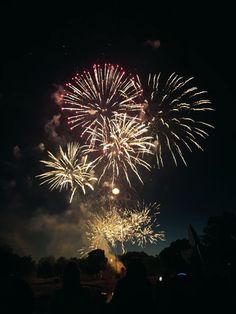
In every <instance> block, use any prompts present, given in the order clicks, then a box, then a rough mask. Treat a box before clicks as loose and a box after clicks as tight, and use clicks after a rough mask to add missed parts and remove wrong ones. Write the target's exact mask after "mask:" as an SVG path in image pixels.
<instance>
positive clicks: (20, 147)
mask: <svg viewBox="0 0 236 314" xmlns="http://www.w3.org/2000/svg"><path fill="white" fill-rule="evenodd" d="M117 7H118V4H117V3H116V2H114V12H117V11H116V10H115V9H117ZM27 10H30V11H27ZM72 11H73V10H72ZM136 11H137V12H136ZM136 11H135V12H133V14H132V11H131V13H127V14H124V13H123V14H116V13H113V14H108V12H106V11H104V10H103V8H101V7H99V8H95V9H94V10H93V14H88V13H87V12H88V11H87V10H85V11H83V10H81V11H79V12H76V14H73V12H71V13H72V14H69V10H68V9H67V10H66V9H65V11H64V8H63V7H61V8H59V9H58V8H57V10H55V11H53V10H50V12H49V11H47V9H46V8H44V9H42V8H41V9H38V8H37V7H35V8H33V7H31V8H27V6H26V5H25V6H22V5H21V6H17V5H14V4H13V5H12V6H11V7H10V6H9V7H7V8H6V7H5V8H4V9H3V10H2V11H1V12H2V16H3V18H2V19H1V32H2V35H1V47H2V48H1V59H0V62H1V85H0V105H1V124H0V127H1V135H2V136H1V150H0V167H1V179H0V180H1V181H0V184H1V190H0V193H1V208H0V224H1V226H0V228H1V229H0V230H1V234H0V235H1V243H8V244H9V245H11V246H12V247H13V249H14V250H15V251H16V252H17V253H19V254H27V255H29V254H31V255H32V256H33V257H35V258H38V257H40V256H44V255H55V256H58V255H67V256H71V255H76V254H77V252H76V250H77V249H78V248H79V246H80V243H81V241H83V236H81V230H78V225H77V223H78V222H80V223H81V224H83V223H84V222H83V221H81V217H80V214H79V213H78V211H77V210H76V209H75V205H73V206H71V207H69V205H68V197H67V196H66V194H63V193H61V194H59V193H57V192H53V193H52V192H49V191H48V190H47V188H46V187H40V186H39V181H38V180H37V179H35V175H37V174H38V173H39V172H40V170H41V168H40V166H39V159H41V158H42V157H43V156H45V151H42V149H41V147H42V146H40V145H39V144H40V143H44V145H45V147H46V149H49V150H50V149H53V148H55V147H56V146H58V144H63V143H65V141H66V140H67V137H68V136H69V135H68V134H69V133H68V129H67V126H66V123H65V121H64V117H61V118H60V119H59V122H58V121H56V118H55V116H56V115H58V114H59V113H60V106H58V104H57V95H58V94H57V92H58V90H59V89H60V86H62V85H63V84H65V82H67V81H69V80H70V78H71V77H72V76H73V75H74V74H75V73H76V72H77V71H82V70H84V69H87V68H90V66H91V65H92V64H93V63H103V62H110V63H115V64H116V63H118V64H120V65H122V66H123V67H124V68H125V69H127V70H128V71H131V72H135V73H137V72H138V73H141V74H146V73H148V72H160V71H161V72H162V73H164V74H165V75H169V74H171V73H172V72H176V73H178V74H180V75H183V76H185V77H191V76H194V77H195V80H194V82H195V84H196V85H197V86H198V87H199V88H200V89H203V90H207V91H208V96H209V98H210V99H211V101H212V106H213V107H214V108H215V110H216V111H215V112H213V113H211V114H210V115H207V120H208V121H210V122H211V123H212V124H214V125H215V130H210V137H209V138H208V139H207V140H206V141H204V142H203V147H204V152H201V151H199V150H194V152H193V153H192V154H188V155H187V163H188V167H185V166H184V165H181V164H180V165H179V167H177V168H176V167H175V166H174V164H173V163H170V164H168V166H167V167H165V168H163V169H161V170H158V171H155V172H154V173H153V174H152V175H151V176H150V178H149V179H148V180H146V181H145V185H144V186H143V187H140V186H139V187H138V188H137V189H138V191H139V194H140V197H142V198H143V199H144V200H146V201H148V202H154V201H158V202H159V203H160V204H161V212H160V215H159V222H160V229H161V230H165V231H166V238H167V240H166V241H165V242H162V243H160V244H159V246H148V247H147V248H145V249H144V251H146V252H147V253H148V254H156V253H158V252H159V251H160V250H161V249H162V248H163V247H165V246H168V245H169V243H170V242H171V241H173V240H175V239H177V238H184V237H187V229H188V225H189V224H192V225H193V227H194V228H195V229H196V230H197V232H198V233H199V234H201V233H202V229H203V227H204V226H205V225H206V223H207V219H208V218H209V217H210V216H212V215H218V214H221V213H222V212H223V211H234V212H235V211H236V208H235V201H234V199H235V197H234V195H235V189H234V186H235V180H234V179H235V153H234V151H235V147H234V146H235V137H234V135H235V134H234V126H235V101H234V85H235V78H234V75H235V74H234V70H233V66H234V63H235V62H234V59H235V53H234V52H235V51H234V48H233V45H234V43H233V40H232V39H230V37H229V38H226V37H221V36H216V37H214V38H213V37H211V36H206V37H203V36H197V37H195V36H192V37H191V38H190V37H188V38H190V39H185V40H176V39H173V36H167V35H166V34H164V31H163V29H164V26H163V24H162V23H161V22H160V20H159V19H158V16H156V15H154V13H153V15H152V13H150V12H149V13H150V14H148V15H147V14H146V12H145V13H144V12H143V11H142V8H139V9H137V10H136ZM29 12H30V14H29ZM36 12H37V13H36ZM172 15H173V12H172ZM172 15H171V16H169V18H171V17H172ZM162 20H163V19H162ZM53 116H54V118H53ZM84 210H85V211H86V209H84ZM81 226H82V225H80V227H79V228H81ZM129 249H132V250H136V249H137V247H132V248H131V247H129ZM139 250H140V249H139Z"/></svg>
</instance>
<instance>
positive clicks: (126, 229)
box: [81, 203, 165, 255]
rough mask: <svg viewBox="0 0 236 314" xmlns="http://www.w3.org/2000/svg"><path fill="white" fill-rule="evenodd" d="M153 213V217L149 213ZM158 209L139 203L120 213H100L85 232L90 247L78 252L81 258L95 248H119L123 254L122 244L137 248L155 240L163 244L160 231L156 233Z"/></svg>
mask: <svg viewBox="0 0 236 314" xmlns="http://www.w3.org/2000/svg"><path fill="white" fill-rule="evenodd" d="M153 210H154V211H155V213H154V214H152V213H151V211H153ZM158 213H159V205H157V204H156V203H154V204H149V205H145V204H141V203H138V204H137V207H136V208H135V209H131V210H130V209H123V208H120V207H116V206H112V207H111V208H109V210H105V209H103V210H102V211H101V212H100V213H99V214H96V215H94V216H93V217H92V219H90V220H89V221H88V223H87V227H88V231H87V232H86V235H87V238H88V241H89V246H88V247H87V248H86V249H83V250H81V253H82V254H83V255H84V254H86V253H88V252H89V251H91V250H94V249H97V248H104V247H105V248H106V247H107V246H110V247H113V248H114V247H116V246H117V245H118V244H119V245H120V246H121V250H122V253H125V243H127V242H130V243H131V244H137V245H138V246H141V247H144V246H145V245H146V244H147V243H152V244H154V243H156V242H157V241H158V239H160V240H164V239H165V235H164V232H163V231H160V232H157V230H156V229H157V228H158V227H159V224H158V223H157V219H156V218H157V217H156V216H157V214H158Z"/></svg>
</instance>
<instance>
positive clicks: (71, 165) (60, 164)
mask: <svg viewBox="0 0 236 314" xmlns="http://www.w3.org/2000/svg"><path fill="white" fill-rule="evenodd" d="M80 154H81V156H80ZM48 156H49V157H50V160H41V161H40V162H41V163H43V164H44V165H45V166H46V167H47V168H49V169H50V170H49V171H47V172H45V173H43V174H40V175H38V176H37V177H39V178H40V179H42V180H43V182H42V183H41V184H45V183H47V184H48V185H49V186H50V189H51V190H54V189H57V190H59V191H62V190H63V189H64V190H71V196H70V202H72V199H73V197H74V194H75V192H76V190H77V188H78V187H80V188H81V189H82V191H83V192H84V194H85V192H86V191H85V187H86V186H87V187H89V188H90V189H92V190H93V185H92V184H93V183H94V182H95V181H96V180H97V178H96V177H95V176H94V171H93V168H94V164H93V163H91V162H87V156H86V155H85V156H83V154H82V147H80V146H79V145H78V144H77V143H68V144H67V149H66V151H63V149H62V147H61V146H60V147H59V155H58V157H56V156H54V155H53V154H52V153H51V152H48Z"/></svg>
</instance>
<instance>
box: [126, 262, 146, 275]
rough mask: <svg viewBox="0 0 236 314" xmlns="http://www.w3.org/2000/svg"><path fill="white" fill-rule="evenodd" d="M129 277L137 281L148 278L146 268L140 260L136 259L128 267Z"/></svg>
mask: <svg viewBox="0 0 236 314" xmlns="http://www.w3.org/2000/svg"><path fill="white" fill-rule="evenodd" d="M127 276H129V277H132V278H137V279H140V278H145V277H146V268H145V265H144V264H143V262H142V261H141V260H140V259H138V258H135V259H132V260H131V261H130V262H129V264H128V265H127Z"/></svg>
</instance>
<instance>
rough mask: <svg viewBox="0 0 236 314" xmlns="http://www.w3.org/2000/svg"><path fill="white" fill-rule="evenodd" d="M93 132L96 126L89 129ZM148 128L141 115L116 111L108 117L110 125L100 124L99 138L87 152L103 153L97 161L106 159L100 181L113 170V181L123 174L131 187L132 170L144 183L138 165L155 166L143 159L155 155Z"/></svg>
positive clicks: (97, 135)
mask: <svg viewBox="0 0 236 314" xmlns="http://www.w3.org/2000/svg"><path fill="white" fill-rule="evenodd" d="M88 132H90V133H91V135H92V134H93V129H90V128H89V129H88ZM147 132H148V128H147V126H146V125H145V124H144V123H141V122H140V121H139V120H138V119H137V118H130V117H128V116H127V115H126V114H116V115H115V116H114V117H113V118H112V119H110V120H108V121H107V123H106V126H104V124H103V123H98V128H97V130H96V138H92V139H91V142H90V146H89V147H88V149H87V150H86V153H88V154H90V153H93V152H98V153H99V154H100V156H99V157H98V158H97V159H96V163H97V164H100V163H102V162H103V161H104V162H105V165H104V168H103V171H102V173H101V175H100V178H99V180H101V178H102V177H103V176H104V175H105V173H107V172H108V171H110V170H111V173H112V175H111V177H112V184H114V183H115V181H116V179H117V178H118V177H119V176H120V175H121V174H123V175H124V177H125V179H126V180H127V182H128V183H129V185H130V186H131V182H130V177H129V172H130V171H131V172H133V173H135V175H136V176H137V177H138V178H139V180H140V181H141V182H142V183H143V181H142V178H141V176H140V174H139V171H138V166H141V167H144V168H146V169H148V170H150V169H151V166H150V164H149V163H148V162H146V161H145V160H144V159H143V158H144V155H146V154H152V150H153V148H154V144H152V143H151V139H152V137H151V136H148V135H147Z"/></svg>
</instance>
